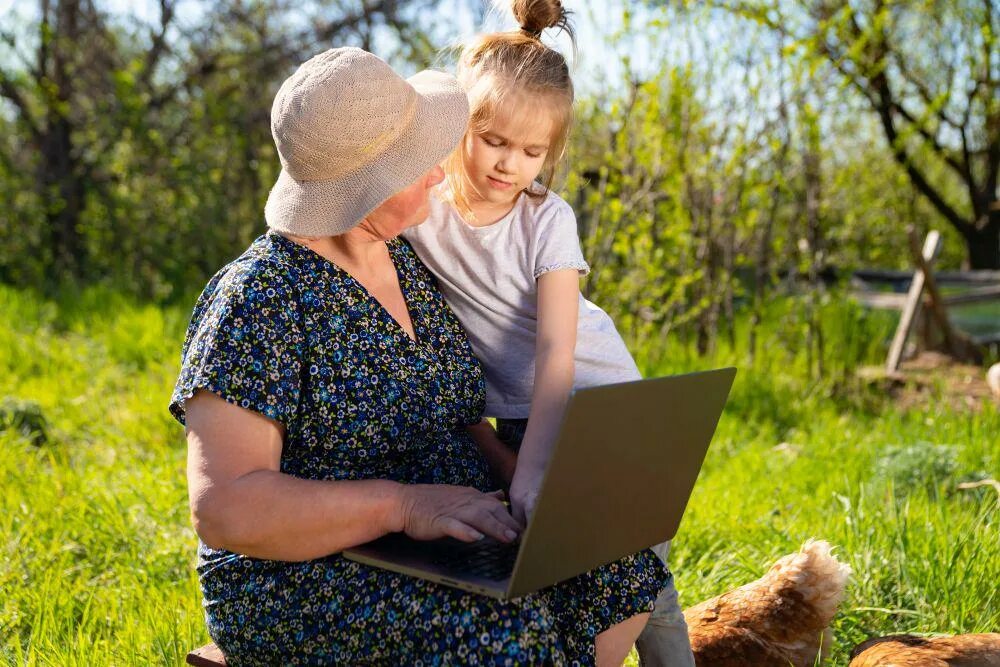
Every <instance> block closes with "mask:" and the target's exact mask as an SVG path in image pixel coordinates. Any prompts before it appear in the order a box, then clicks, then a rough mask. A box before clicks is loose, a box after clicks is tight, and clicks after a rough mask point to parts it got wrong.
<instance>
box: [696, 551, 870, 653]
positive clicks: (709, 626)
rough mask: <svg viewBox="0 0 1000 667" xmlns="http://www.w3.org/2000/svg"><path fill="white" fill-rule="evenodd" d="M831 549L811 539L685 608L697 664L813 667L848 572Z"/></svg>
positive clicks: (827, 641)
mask: <svg viewBox="0 0 1000 667" xmlns="http://www.w3.org/2000/svg"><path fill="white" fill-rule="evenodd" d="M830 550H831V547H830V544H829V543H828V542H824V541H814V540H809V541H808V542H806V543H805V545H803V547H802V550H801V551H799V552H797V553H793V554H789V555H787V556H784V557H782V558H781V559H779V560H778V561H777V562H776V563H775V564H774V565H772V566H771V569H770V570H768V572H767V574H765V575H764V576H763V577H761V578H760V579H758V580H757V581H754V582H751V583H749V584H747V585H745V586H741V587H740V588H737V589H735V590H732V591H729V592H728V593H723V594H722V595H720V596H718V597H715V598H712V599H711V600H706V601H705V602H702V603H701V604H699V605H696V606H694V607H691V608H690V609H688V610H687V611H685V612H684V620H686V621H687V624H688V633H689V635H690V637H691V649H692V651H694V656H695V663H696V664H697V665H698V667H746V666H747V665H754V667H770V666H771V665H774V666H775V667H788V666H789V665H795V666H796V667H800V666H801V667H804V666H806V665H812V664H813V663H814V662H815V660H816V656H817V654H818V653H819V651H820V648H821V646H822V647H827V646H829V645H830V641H831V636H830V631H829V628H827V626H828V625H829V624H830V621H831V620H832V619H833V616H834V614H835V613H836V612H837V605H839V604H840V601H841V599H843V597H844V587H845V586H846V584H847V578H848V577H849V576H850V573H851V569H850V568H849V567H848V566H847V565H844V564H843V563H841V562H839V561H838V560H837V559H836V558H834V557H833V556H832V555H831V553H830Z"/></svg>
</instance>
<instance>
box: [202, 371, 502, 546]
mask: <svg viewBox="0 0 1000 667" xmlns="http://www.w3.org/2000/svg"><path fill="white" fill-rule="evenodd" d="M184 407H185V413H186V421H187V439H188V469H187V477H188V495H189V500H190V504H191V516H192V519H193V521H194V527H195V531H196V532H197V533H198V535H199V537H201V539H202V540H203V541H204V542H205V543H206V544H207V545H209V546H211V547H215V548H222V549H227V550H229V551H233V552H236V553H240V554H245V555H247V556H252V557H255V558H268V559H275V560H284V561H301V560H309V559H312V558H319V557H322V556H327V555H329V554H333V553H337V552H339V551H342V550H344V549H346V548H349V547H352V546H355V545H358V544H362V543H364V542H368V541H369V540H373V539H375V538H377V537H381V536H382V535H385V534H386V533H390V532H398V531H403V532H406V534H408V535H409V536H410V537H413V538H416V539H424V540H426V539H435V538H438V537H444V536H446V535H447V536H451V537H454V538H456V539H460V540H465V541H472V540H476V539H479V538H481V537H483V535H484V534H487V535H490V536H492V537H494V538H496V539H498V540H501V541H509V540H511V539H513V538H516V537H517V533H516V528H517V524H516V522H515V521H514V520H513V519H512V518H511V516H510V515H509V514H508V513H507V510H506V507H505V506H504V505H503V503H502V502H501V501H500V498H499V495H498V494H486V493H480V492H479V491H477V490H475V489H472V488H469V487H460V486H447V485H442V484H399V483H397V482H392V481H388V480H378V479H371V480H357V481H355V480H343V481H326V480H311V479H302V478H299V477H293V476H292V475H288V474H285V473H283V472H280V467H279V464H280V459H281V448H282V443H283V435H284V434H283V432H282V427H281V426H280V424H278V423H277V422H275V421H272V420H270V419H268V418H267V417H264V416H262V415H260V414H258V413H256V412H252V411H250V410H245V409H243V408H241V407H239V406H236V405H233V404H231V403H227V402H226V401H225V400H223V399H222V398H220V397H219V396H217V395H215V394H213V393H211V392H208V391H204V390H203V391H199V392H198V393H196V394H195V395H194V396H192V397H191V398H189V399H188V400H187V401H185V405H184Z"/></svg>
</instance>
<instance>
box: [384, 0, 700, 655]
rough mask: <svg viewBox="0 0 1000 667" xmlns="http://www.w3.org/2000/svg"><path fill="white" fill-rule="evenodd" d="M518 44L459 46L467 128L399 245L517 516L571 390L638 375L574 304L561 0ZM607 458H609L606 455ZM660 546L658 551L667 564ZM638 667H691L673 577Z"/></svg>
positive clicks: (524, 5)
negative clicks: (424, 282)
mask: <svg viewBox="0 0 1000 667" xmlns="http://www.w3.org/2000/svg"><path fill="white" fill-rule="evenodd" d="M514 14H515V18H516V19H517V20H518V23H519V24H520V26H521V29H520V30H519V31H516V32H501V33H493V34H489V35H485V36H482V37H480V38H479V39H478V41H476V42H474V43H472V44H470V45H469V46H467V47H466V48H465V49H464V50H463V52H462V54H461V56H460V60H459V64H458V72H457V76H458V79H459V81H460V82H461V83H462V84H463V86H464V87H465V89H466V91H467V92H468V94H469V104H470V110H471V118H470V124H469V129H468V131H467V132H466V135H465V137H464V139H463V141H462V142H461V143H460V144H459V147H458V148H457V149H456V151H455V153H454V154H453V155H452V156H451V157H450V158H449V159H448V161H447V162H446V163H445V165H444V166H445V174H446V180H445V183H444V184H443V188H442V191H441V192H440V193H439V195H440V196H439V197H438V198H437V199H435V198H432V202H431V212H430V215H429V217H428V219H427V221H426V222H425V223H424V224H422V225H419V226H417V227H413V228H410V229H409V230H408V231H407V232H406V233H405V234H404V236H405V237H406V238H407V240H409V241H410V243H411V244H412V245H413V247H414V248H415V249H416V251H417V253H418V255H419V256H420V258H421V259H422V260H423V262H424V263H425V264H426V265H427V267H428V268H429V269H430V270H431V271H432V272H433V273H434V274H435V276H436V277H437V279H438V282H439V285H440V287H441V291H442V292H443V293H444V295H445V297H446V299H447V300H448V303H449V304H450V305H451V307H452V309H453V310H454V311H455V313H456V315H458V317H459V319H460V320H461V322H462V324H463V325H464V327H465V330H466V331H467V333H468V336H469V340H470V341H471V343H472V347H473V350H474V351H475V352H476V355H477V356H478V357H479V359H480V360H481V361H482V363H483V366H484V368H485V373H486V383H487V387H486V411H485V414H486V416H488V417H495V418H496V419H497V433H498V434H499V440H497V434H496V433H494V432H493V429H492V427H491V426H490V425H489V423H488V422H485V421H484V422H483V423H482V424H480V425H478V426H476V427H473V431H474V435H475V436H476V440H477V442H478V443H479V446H480V448H481V449H482V450H483V452H484V454H485V455H486V457H487V458H488V459H489V460H490V463H491V464H492V465H493V467H494V469H496V470H499V471H500V476H501V477H502V478H504V479H503V481H505V482H506V483H509V485H510V492H509V497H510V501H511V510H512V513H513V514H514V517H515V518H517V519H519V520H520V521H521V522H522V524H523V523H525V522H526V519H527V517H528V516H529V515H530V514H531V511H532V508H533V507H534V503H535V498H536V496H537V493H538V487H539V485H540V483H541V478H542V474H543V473H544V470H545V464H546V463H547V461H548V459H549V455H550V453H551V447H552V446H553V444H554V440H555V437H556V435H557V432H558V429H559V425H560V422H561V419H562V415H563V412H564V409H565V406H566V402H567V399H568V397H569V394H570V391H571V390H572V389H573V388H574V387H587V386H594V385H603V384H611V383H615V382H625V381H629V380H637V379H639V378H640V377H641V376H640V374H639V370H638V368H637V367H636V365H635V362H634V361H633V360H632V357H631V355H630V354H629V352H628V349H627V348H626V346H625V343H624V342H623V341H622V339H621V337H620V336H619V335H618V332H617V331H616V329H615V326H614V323H613V322H612V321H611V318H610V317H608V315H607V314H606V313H605V312H604V311H603V310H601V309H600V308H598V307H597V306H595V305H594V304H592V303H590V302H588V301H586V300H585V299H584V298H583V297H582V295H581V294H580V289H579V279H580V276H581V275H584V274H586V272H587V271H588V270H589V267H588V265H587V262H586V261H585V260H584V257H583V253H582V251H581V249H580V241H579V238H578V236H577V227H576V218H575V216H574V214H573V211H572V209H571V208H570V207H569V205H568V204H566V202H564V201H563V200H562V199H561V198H560V197H559V196H558V195H556V194H555V193H554V192H552V191H551V190H550V189H549V187H550V185H551V183H552V179H553V175H554V171H555V168H556V166H557V164H558V162H559V160H560V158H561V157H562V155H563V151H564V148H565V145H566V140H567V136H568V134H569V128H570V122H571V116H572V106H573V84H572V81H571V79H570V76H569V69H568V67H567V65H566V61H565V59H564V58H563V57H562V55H561V54H559V53H558V52H557V51H555V50H553V49H551V48H549V47H547V46H545V45H544V44H542V42H541V40H540V36H541V33H542V31H543V30H544V29H546V28H549V27H558V28H561V29H563V30H565V31H567V33H569V34H570V37H571V38H572V32H571V30H570V27H569V24H568V21H567V15H566V12H565V10H563V8H562V6H561V4H560V3H559V2H558V1H556V0H514ZM609 453H611V452H610V450H609ZM668 548H669V546H668V545H661V546H660V548H658V549H656V551H657V552H658V554H659V555H660V556H661V558H663V559H664V561H665V560H666V550H667V549H668ZM639 648H640V651H641V652H642V658H643V661H644V662H645V663H647V664H654V665H671V666H684V665H693V664H694V662H693V658H692V656H691V650H690V647H689V645H688V639H687V628H686V626H685V625H684V619H683V616H682V615H681V613H680V609H679V607H678V604H677V593H676V590H675V589H674V586H673V580H672V579H671V580H670V581H669V582H668V584H667V587H666V588H665V589H664V591H663V592H662V593H661V594H660V596H659V598H658V599H657V602H656V610H655V611H654V613H653V616H652V618H651V620H650V622H649V624H648V625H647V627H646V630H645V631H644V632H643V636H642V637H640V641H639Z"/></svg>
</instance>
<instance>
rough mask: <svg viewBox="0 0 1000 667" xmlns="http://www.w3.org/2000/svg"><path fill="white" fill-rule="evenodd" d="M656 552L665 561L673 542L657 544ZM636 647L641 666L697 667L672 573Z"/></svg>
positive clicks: (654, 548)
mask: <svg viewBox="0 0 1000 667" xmlns="http://www.w3.org/2000/svg"><path fill="white" fill-rule="evenodd" d="M653 552H654V553H656V555H657V556H659V557H660V559H661V560H662V561H663V562H664V564H666V562H667V557H668V555H669V553H670V542H664V543H663V544H658V545H656V546H655V547H653ZM635 647H636V649H637V650H638V652H639V664H640V665H642V667H694V655H693V654H692V653H691V642H690V640H689V639H688V628H687V624H686V623H685V622H684V614H683V613H682V612H681V606H680V604H679V601H678V599H677V589H676V588H675V587H674V578H673V576H671V577H670V579H669V580H668V581H667V583H666V585H665V586H664V587H663V590H662V591H660V594H659V596H657V598H656V606H655V608H654V609H653V614H652V616H651V617H650V619H649V622H648V623H647V624H646V627H645V629H643V631H642V634H640V635H639V639H638V640H636V646H635Z"/></svg>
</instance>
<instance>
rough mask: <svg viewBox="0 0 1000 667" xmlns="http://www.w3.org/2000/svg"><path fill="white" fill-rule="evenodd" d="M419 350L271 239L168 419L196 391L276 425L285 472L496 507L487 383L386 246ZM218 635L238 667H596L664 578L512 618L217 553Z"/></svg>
mask: <svg viewBox="0 0 1000 667" xmlns="http://www.w3.org/2000/svg"><path fill="white" fill-rule="evenodd" d="M388 248H389V251H390V255H391V257H392V260H393V262H394V264H395V266H396V270H397V273H398V276H399V282H400V287H401V289H402V291H403V295H404V297H405V299H406V302H407V304H408V307H409V310H410V316H411V319H412V321H413V325H414V329H415V332H416V340H413V339H411V338H410V337H409V336H408V335H407V334H406V333H405V332H404V330H403V329H402V327H400V325H399V324H398V323H397V322H396V321H395V320H394V319H393V318H392V316H391V315H389V313H388V312H387V311H386V310H385V309H384V308H383V307H382V306H381V304H379V303H378V301H377V300H375V299H374V298H373V297H372V296H371V295H370V294H369V293H368V292H367V291H366V290H365V289H364V287H363V286H361V285H360V284H359V283H357V282H356V281H355V280H354V279H353V278H351V276H350V275H348V274H347V273H345V272H343V271H342V270H340V269H339V268H338V267H336V266H335V265H333V264H332V263H330V262H329V261H327V260H326V259H324V258H322V257H321V256H319V255H317V254H316V253H314V252H312V251H311V250H309V249H308V248H306V247H304V246H301V245H299V244H297V243H295V242H293V241H290V240H288V239H286V238H284V237H282V236H280V235H278V234H275V233H273V232H269V233H267V234H265V235H264V236H262V237H260V238H258V239H257V240H256V241H255V242H254V243H253V244H252V245H251V246H250V248H249V249H248V250H247V251H246V252H245V253H244V254H243V255H242V256H241V257H239V258H238V259H236V260H235V261H233V262H232V263H231V264H229V265H228V266H226V267H224V268H223V269H222V270H221V271H219V273H218V274H216V275H215V276H214V277H213V278H212V279H211V281H210V282H209V284H208V286H207V287H206V288H205V290H204V292H203V293H202V295H201V297H200V298H199V300H198V303H197V305H196V306H195V310H194V314H193V316H192V319H191V324H190V326H189V327H188V332H187V336H186V339H185V342H184V352H183V362H182V367H181V373H180V377H179V378H178V380H177V384H176V387H175V389H174V394H173V397H172V399H171V404H170V410H171V413H172V414H173V415H174V416H175V417H176V418H177V419H178V420H179V421H181V422H182V423H183V422H184V401H185V400H186V399H188V398H189V397H191V396H192V395H193V394H194V393H195V392H196V391H198V390H199V389H205V390H208V391H211V392H214V393H215V394H217V395H219V396H221V397H222V398H224V399H225V400H227V401H229V402H231V403H234V404H236V405H239V406H241V407H243V408H246V409H248V410H253V411H255V412H258V413H260V414H263V415H266V416H267V417H270V418H271V419H274V420H276V421H278V422H280V423H281V424H282V425H283V426H284V428H285V442H284V446H283V449H282V454H281V464H280V465H281V470H282V471H283V472H285V473H288V474H290V475H295V476H298V477H302V478H309V479H323V480H342V479H371V478H382V479H392V480H396V481H399V482H403V483H443V484H460V485H467V486H472V487H475V488H478V489H480V490H483V491H487V490H490V476H489V470H488V467H487V465H486V462H485V460H484V459H483V457H482V456H481V455H480V453H479V451H478V450H477V448H476V446H475V444H474V442H473V441H472V439H471V437H470V436H469V435H468V433H467V431H466V429H465V426H466V425H467V424H470V423H474V422H476V421H478V420H479V418H480V415H481V413H482V410H483V406H484V400H485V384H484V381H483V373H482V369H481V367H480V365H479V363H478V361H477V360H476V358H475V357H474V356H473V354H472V351H471V349H470V347H469V344H468V341H467V340H466V338H465V334H464V332H463V331H462V329H461V325H460V324H459V323H458V320H457V319H456V318H455V316H454V315H453V314H452V312H451V311H450V309H449V308H448V307H447V305H446V304H445V302H444V299H443V297H442V296H441V293H440V292H439V291H438V289H437V286H436V283H435V282H434V278H433V277H432V276H431V275H430V273H429V272H428V271H427V269H426V268H425V267H424V266H423V264H422V263H421V262H420V260H419V259H417V257H416V254H415V253H414V252H413V249H412V248H411V247H410V246H409V244H407V243H406V242H405V241H403V240H399V239H395V240H392V241H390V242H388ZM198 556H199V558H198V572H199V575H200V581H201V586H202V592H203V595H204V598H205V612H206V620H207V623H208V629H209V633H210V634H211V636H212V638H213V639H214V640H215V641H216V643H217V644H218V645H219V646H220V648H222V650H223V651H224V652H225V653H226V655H227V656H228V658H229V662H230V664H232V665H237V666H238V665H258V664H260V665H269V664H296V665H307V664H308V665H313V664H351V665H354V664H386V665H397V664H412V665H441V664H455V663H461V664H491V665H492V664H496V665H515V664H570V663H572V664H591V663H593V661H594V655H593V641H594V637H595V636H596V635H597V634H598V633H599V632H602V631H603V630H605V629H607V628H609V627H611V626H612V625H614V624H616V623H619V622H621V621H623V620H625V619H626V618H628V617H630V616H632V615H634V614H636V613H641V612H645V611H649V610H650V609H651V608H652V603H653V600H654V598H655V596H656V594H657V593H658V592H659V590H660V588H661V587H662V585H663V583H664V582H665V580H666V577H667V576H668V574H667V572H666V571H665V570H664V569H663V566H662V565H661V563H660V561H659V559H657V558H656V556H654V555H653V554H652V552H649V551H645V552H642V553H640V554H636V555H635V556H631V557H629V558H625V559H623V560H621V561H618V562H616V563H612V564H610V565H606V566H604V567H601V568H597V569H595V570H593V571H592V572H588V573H586V574H583V575H580V576H579V577H576V578H574V579H571V580H569V581H566V582H563V583H561V584H558V585H556V586H552V587H550V588H548V589H545V590H544V591H540V592H538V593H535V594H533V595H529V596H525V597H523V598H521V599H518V600H513V601H506V602H501V601H498V600H493V599H491V598H486V597H482V596H477V595H473V594H469V593H465V592H462V591H459V590H456V589H451V588H448V587H444V586H439V585H436V584H433V583H430V582H427V581H423V580H420V579H415V578H412V577H407V576H403V575H398V574H395V573H392V572H388V571H385V570H380V569H377V568H372V567H369V566H365V565H361V564H358V563H355V562H352V561H348V560H346V559H344V558H342V557H341V556H339V555H337V554H334V555H331V556H327V557H325V558H319V559H316V560H312V561H307V562H304V563H292V562H283V561H271V560H261V559H255V558H250V557H247V556H242V555H239V554H235V553H231V552H228V551H224V550H217V549H211V548H209V547H207V546H206V545H204V544H201V545H200V546H199V550H198Z"/></svg>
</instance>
